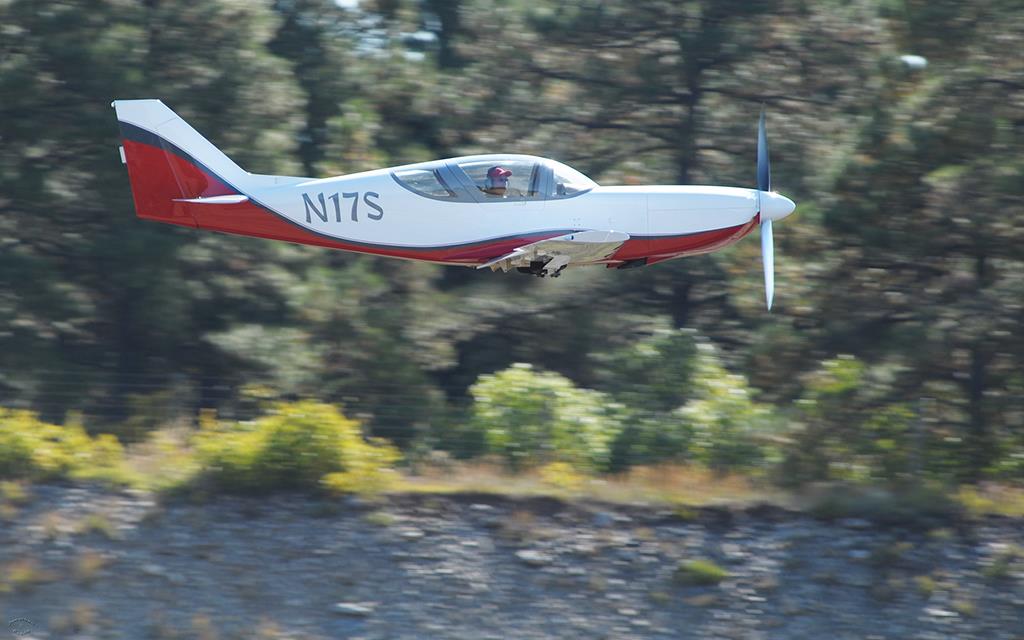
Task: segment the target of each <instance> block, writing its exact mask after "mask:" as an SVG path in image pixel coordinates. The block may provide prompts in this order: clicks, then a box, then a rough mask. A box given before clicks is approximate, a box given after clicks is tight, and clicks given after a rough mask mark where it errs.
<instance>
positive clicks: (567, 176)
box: [551, 161, 597, 198]
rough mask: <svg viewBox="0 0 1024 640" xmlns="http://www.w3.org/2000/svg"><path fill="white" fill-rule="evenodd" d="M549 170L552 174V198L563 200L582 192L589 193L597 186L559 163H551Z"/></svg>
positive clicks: (577, 172)
mask: <svg viewBox="0 0 1024 640" xmlns="http://www.w3.org/2000/svg"><path fill="white" fill-rule="evenodd" d="M551 170H552V171H553V172H554V180H555V185H554V193H552V194H551V196H552V197H554V198H565V197H568V196H573V195H576V194H578V193H582V192H584V191H589V190H591V189H593V188H594V187H596V186H597V183H596V182H594V181H593V180H591V179H590V178H588V177H587V176H585V175H583V174H582V173H580V172H579V171H577V170H575V169H573V168H572V167H570V166H568V165H564V164H562V163H561V162H554V161H552V162H551Z"/></svg>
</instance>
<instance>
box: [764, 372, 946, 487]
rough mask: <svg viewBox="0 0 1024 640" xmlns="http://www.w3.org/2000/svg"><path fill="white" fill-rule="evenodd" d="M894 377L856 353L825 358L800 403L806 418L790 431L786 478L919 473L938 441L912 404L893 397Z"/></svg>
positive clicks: (882, 477)
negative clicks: (926, 432) (928, 435)
mask: <svg viewBox="0 0 1024 640" xmlns="http://www.w3.org/2000/svg"><path fill="white" fill-rule="evenodd" d="M893 382H894V376H893V373H892V372H891V371H889V370H887V369H885V368H880V367H877V368H869V367H868V366H867V365H865V364H864V363H863V362H861V361H860V360H858V359H856V358H853V357H851V356H840V357H838V358H834V359H831V360H826V361H825V362H823V363H822V364H821V368H820V369H819V370H818V371H816V372H814V373H813V374H812V375H811V376H809V377H808V379H807V381H806V385H805V392H804V395H803V396H802V397H801V398H799V399H798V400H797V402H796V403H795V409H796V416H797V417H798V418H799V420H800V422H799V424H798V427H797V429H795V430H794V431H793V433H791V434H790V435H791V437H792V438H793V442H794V446H792V447H789V448H788V450H787V452H786V460H785V463H784V464H783V465H782V473H783V475H784V477H783V479H784V481H785V482H788V483H791V484H800V483H802V482H806V481H821V480H843V481H857V482H867V481H889V480H899V479H906V478H908V477H911V476H912V475H914V474H915V473H917V472H918V471H919V469H917V468H916V466H917V465H919V464H920V462H919V461H920V460H922V459H923V457H924V456H926V455H927V454H928V450H929V448H930V447H932V446H933V445H936V444H938V443H933V442H930V441H926V440H924V439H923V438H922V437H921V435H922V434H921V433H920V432H919V431H918V430H917V429H918V425H919V420H918V417H917V416H916V415H915V413H914V411H912V410H911V409H910V408H909V407H908V406H906V405H905V404H903V403H890V402H888V399H887V396H889V395H890V389H891V385H892V384H893ZM933 464H934V462H933Z"/></svg>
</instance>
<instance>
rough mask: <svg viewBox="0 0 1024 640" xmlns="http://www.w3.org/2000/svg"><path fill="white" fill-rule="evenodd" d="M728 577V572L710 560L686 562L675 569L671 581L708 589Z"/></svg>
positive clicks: (701, 559) (702, 559)
mask: <svg viewBox="0 0 1024 640" xmlns="http://www.w3.org/2000/svg"><path fill="white" fill-rule="evenodd" d="M728 577H729V572H728V571H726V570H725V569H723V568H722V567H720V566H718V565H717V564H715V563H714V562H712V561H711V560H708V559H705V558H700V559H697V560H687V561H684V562H682V563H680V564H679V566H678V567H676V570H675V573H674V574H673V579H674V580H675V581H676V582H677V583H679V584H683V585H687V586H697V587H710V586H714V585H716V584H718V583H719V582H721V581H722V580H725V579H726V578H728Z"/></svg>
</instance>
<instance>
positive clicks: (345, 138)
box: [0, 0, 1024, 489]
mask: <svg viewBox="0 0 1024 640" xmlns="http://www.w3.org/2000/svg"><path fill="white" fill-rule="evenodd" d="M1022 42H1024V12H1021V11H1020V5H1019V3H1018V2H1015V1H1010V0H975V1H974V2H971V3H963V2H958V1H954V0H928V1H925V0H855V1H853V2H836V1H827V2H814V3H809V2H803V1H801V0H758V1H753V2H752V1H750V0H713V1H712V0H690V1H681V2H677V1H675V0H673V1H667V0H630V1H628V2H627V1H624V0H623V1H619V0H601V1H597V0H579V1H576V2H572V3H565V2H547V1H545V0H531V1H530V2H523V1H518V0H510V1H508V2H503V3H493V2H482V1H478V0H362V1H359V0H348V1H341V0H338V1H336V2H330V1H327V0H276V1H273V2H271V1H269V0H266V1H250V0H246V1H241V0H198V1H190V2H183V1H177V0H78V1H76V2H48V3H39V2H36V1H33V0H0V405H2V406H4V407H7V409H8V410H7V411H5V412H3V413H0V440H3V442H5V443H6V444H8V445H10V446H9V447H7V446H5V447H3V448H2V449H0V475H8V476H26V475H27V476H31V477H51V476H53V475H54V474H57V475H60V474H61V473H62V471H61V470H62V469H63V470H65V471H66V473H65V475H67V474H71V475H74V473H73V472H74V469H73V467H74V465H78V464H80V463H81V457H79V458H78V462H74V461H73V459H76V458H75V456H74V455H70V454H67V453H66V452H65V453H62V451H64V449H61V447H65V448H66V449H67V451H74V450H77V449H81V450H83V451H86V452H89V455H87V456H86V458H89V456H92V457H93V458H95V459H96V460H99V461H100V463H98V464H99V466H101V467H104V466H110V465H111V464H113V463H112V462H111V460H113V459H114V458H116V457H117V456H119V455H121V449H120V447H121V445H119V444H118V442H117V441H115V440H112V439H110V438H104V439H99V438H94V437H90V435H89V434H92V435H93V436H95V435H96V434H100V433H110V434H114V435H115V436H116V437H117V439H118V440H119V441H120V443H122V444H123V445H126V446H137V445H140V444H143V445H147V446H150V447H155V448H156V450H160V447H161V446H162V445H161V444H160V443H161V442H164V443H166V442H167V438H168V437H169V436H166V429H167V428H168V426H169V425H177V426H178V427H180V428H182V429H185V430H186V431H187V432H188V433H194V434H196V435H187V436H186V441H189V442H191V443H192V445H191V446H193V447H194V449H195V454H194V455H195V459H192V458H190V460H192V462H191V463H189V464H198V465H199V466H200V467H203V465H206V468H213V467H216V468H217V469H219V470H220V472H221V473H222V475H221V476H220V477H219V479H215V481H216V482H218V483H220V484H221V485H224V486H228V487H232V488H236V489H260V488H261V485H260V481H258V480H254V477H253V476H252V475H251V473H252V472H253V470H254V469H255V470H256V471H257V472H258V475H257V477H258V478H274V477H277V476H278V475H280V476H281V477H282V478H283V479H284V480H286V481H288V482H292V483H302V482H303V481H305V480H309V482H315V481H316V479H317V478H320V477H321V476H322V477H324V478H329V480H324V482H327V483H328V484H331V485H332V486H335V487H338V488H345V487H349V486H352V478H350V477H346V476H345V475H344V474H345V473H347V472H348V471H351V470H352V469H353V468H355V467H357V466H358V464H357V463H356V462H353V460H356V459H358V460H363V461H365V460H370V462H366V464H368V465H369V466H371V467H374V468H377V467H381V468H387V467H389V466H391V465H392V464H394V463H395V461H396V460H398V459H399V455H401V460H402V462H400V463H399V464H400V466H402V467H403V468H407V469H414V468H415V467H416V465H418V464H420V463H422V462H430V461H436V460H459V459H477V458H480V457H484V456H490V458H489V459H492V460H500V461H502V462H503V464H506V465H507V466H508V468H510V469H513V470H520V469H524V468H528V467H540V466H545V468H547V469H550V470H553V471H552V473H555V474H556V475H559V474H560V475H559V477H562V476H565V475H567V474H568V475H570V476H571V475H572V473H584V474H603V473H609V472H613V473H617V472H625V471H627V470H629V469H630V468H631V467H635V466H637V465H653V464H660V463H672V464H675V463H680V464H688V465H696V466H699V467H704V468H707V469H710V470H713V471H715V472H718V471H721V472H732V473H741V474H749V475H750V476H752V477H754V478H757V479H766V480H768V481H771V482H775V483H778V484H780V485H784V486H799V485H802V484H805V483H811V482H817V481H829V480H839V481H846V482H864V483H880V482H882V483H891V482H897V481H901V480H907V479H914V480H919V479H924V480H930V481H937V482H943V483H952V484H956V483H976V482H979V481H985V480H1001V481H1013V480H1020V479H1021V478H1022V477H1024V428H1022V427H1024V323H1022V321H1021V317H1022V305H1024V242H1022V240H1024V199H1022V195H1024V144H1022V143H1024V57H1022V56H1020V55H1019V50H1020V47H1021V43H1022ZM115 98H119V99H129V98H160V99H162V100H163V101H164V102H166V103H167V104H168V105H169V106H171V107H172V108H173V109H175V110H176V111H177V112H178V113H180V114H181V115H182V117H183V118H185V119H186V120H188V121H189V122H190V123H192V124H194V125H195V126H196V128H197V129H198V130H199V131H200V132H202V133H204V134H205V135H206V136H207V137H209V138H210V139H211V140H212V141H213V142H214V143H216V144H218V145H219V146H221V147H222V148H223V149H224V150H225V152H226V153H228V154H229V155H230V156H232V157H233V158H235V159H237V160H238V161H239V163H240V164H241V165H242V166H244V167H245V168H246V169H248V170H250V171H253V172H260V173H290V174H298V175H310V176H327V175H334V174H340V173H346V172H352V171H358V170H363V169H369V168H376V167H379V166H387V165H395V164H401V163H408V162H416V161H422V160H429V159H434V158H438V157H446V156H453V155H460V154H468V153H478V152H515V153H530V154H537V155H543V156H548V157H553V158H555V159H558V160H561V161H564V162H567V163H569V164H571V165H573V166H575V167H577V168H579V169H580V170H582V171H584V172H585V173H588V174H589V175H591V176H592V177H593V178H594V179H596V180H597V181H598V182H599V183H604V184H616V183H619V184H645V183H654V184H657V183H663V184H664V183H668V184H677V183H694V184H727V185H738V186H750V185H752V184H753V183H754V181H755V154H754V151H755V144H756V140H755V138H756V135H755V132H756V120H757V115H758V112H759V110H760V108H761V105H765V106H766V108H767V111H768V114H769V135H770V138H771V142H772V156H773V157H772V159H773V162H774V174H775V176H774V183H773V184H774V185H776V188H778V189H779V190H780V191H781V192H783V193H785V194H786V195H788V196H790V197H792V198H793V199H794V200H795V201H796V202H797V203H798V210H797V214H796V215H794V216H793V217H791V218H788V219H787V220H786V221H785V223H784V224H781V225H780V226H779V229H778V233H777V234H776V235H777V242H778V248H777V252H778V254H779V257H778V260H777V269H778V275H777V278H778V283H779V284H778V293H777V297H776V305H775V309H774V310H773V311H772V313H770V314H769V313H766V312H765V310H764V303H763V292H762V278H761V273H760V257H759V246H758V243H757V242H756V239H755V240H750V239H748V240H746V241H744V242H741V243H740V244H739V245H737V246H735V247H733V248H731V249H729V250H726V251H723V252H719V253H715V254H713V255H708V256H702V257H697V258H690V259H684V260H678V261H673V262H669V263H665V264H659V265H657V266H654V267H650V268H644V269H636V270H629V271H616V272H608V271H605V270H602V269H585V270H575V271H570V272H569V273H567V274H566V275H565V277H563V278H561V279H559V280H554V281H548V280H538V279H535V278H527V277H520V276H519V275H518V274H517V275H500V274H492V273H490V272H486V273H481V272H478V271H475V270H472V269H462V268H456V267H438V266H433V265H425V264H415V263H409V262H402V261H391V260H385V259H379V258H374V257H370V256H361V255H355V254H348V253H341V252H332V251H328V250H323V249H318V248H311V247H303V246H295V245H289V244H285V243H277V242H271V241H264V240H258V239H251V238H242V237H232V236H226V235H218V234H212V233H207V232H195V231H193V230H187V229H182V228H177V227H171V226H162V225H157V224H152V223H147V222H142V221H139V220H136V219H135V218H134V212H133V207H132V202H131V194H130V191H129V186H128V180H127V175H126V172H125V170H124V167H123V166H122V165H121V164H120V162H119V158H118V153H117V146H118V144H119V141H118V131H117V126H116V120H115V117H114V113H113V110H112V109H111V108H110V102H111V101H112V100H113V99H115ZM318 403H322V404H318ZM324 405H332V406H334V407H338V408H340V409H341V410H342V411H343V412H344V415H341V414H339V413H337V412H336V411H335V410H334V409H332V408H330V407H325V406H324ZM18 409H27V410H31V411H32V412H34V416H33V415H31V414H28V413H24V412H20V411H15V410H18ZM203 410H212V411H214V412H215V414H216V416H217V418H216V419H214V418H212V417H209V416H210V414H206V415H207V416H208V418H207V419H206V421H207V423H208V424H206V426H204V427H200V425H199V423H200V422H201V420H200V419H199V415H200V412H201V411H203ZM289 416H291V418H289ZM303 416H306V417H303ZM309 416H314V417H315V416H319V417H320V418H322V419H320V418H318V419H310V418H309ZM353 419H354V420H357V421H358V424H359V425H361V429H362V435H363V436H364V437H365V438H371V437H372V438H380V439H383V440H386V441H388V442H384V441H382V440H376V441H372V442H371V441H369V440H367V441H365V442H363V443H362V444H360V443H359V442H357V441H356V440H359V439H358V438H357V439H356V440H353V439H352V438H353V437H354V436H353V433H356V432H353V431H352V429H354V428H356V429H358V427H353V424H354V423H352V422H351V421H352V420H353ZM217 421H219V422H217ZM61 423H63V424H65V425H66V426H65V427H63V428H61V427H56V426H54V425H56V424H61ZM215 423H216V424H215ZM325 424H326V425H335V427H336V428H335V427H329V428H327V427H323V425H325ZM46 425H49V426H46ZM51 427H52V428H51ZM325 428H326V429H327V432H329V433H327V432H323V429H325ZM53 429H57V431H54V430H53ZM61 429H63V430H64V431H61ZM29 433H31V434H32V435H31V438H30V436H29V435H26V434H29ZM154 433H157V434H160V433H163V434H164V435H163V436H159V437H158V436H154V435H153V434H154ZM296 434H298V435H296ZM303 434H305V435H303ZM331 434H333V435H331ZM32 438H38V439H41V440H40V441H44V440H48V441H51V442H60V443H63V444H62V445H61V447H57V448H56V449H53V448H51V449H47V451H49V453H47V454H46V455H44V456H42V458H40V454H38V451H39V449H40V447H41V445H40V444H39V442H36V441H33V440H32ZM160 438H164V439H163V440H160ZM189 438H191V440H189ZM305 438H313V439H315V440H317V441H318V442H321V441H322V442H327V443H328V444H327V445H325V446H326V447H327V450H326V452H322V451H321V452H318V451H313V450H307V449H306V448H304V447H305V445H304V439H305ZM154 442H156V444H154ZM225 443H229V444H231V446H227V445H226V444H225ZM268 443H270V444H268ZM274 443H279V444H280V446H281V447H282V448H283V449H282V450H286V451H290V452H293V453H294V455H283V456H282V455H274V454H273V451H272V449H273V447H276V446H278V445H277V444H274ZM268 447H269V448H268ZM344 451H348V452H349V454H347V455H349V457H348V458H346V457H345V456H346V454H344ZM353 451H355V452H356V453H352V452H353ZM33 452H36V453H33ZM399 452H400V454H399ZM69 455H70V457H69ZM353 455H354V456H355V457H354V458H353V457H352V456H353ZM324 456H326V457H324ZM195 460H199V462H198V463H196V462H195ZM301 460H306V461H309V460H312V462H310V465H311V466H307V467H304V469H305V471H303V472H302V473H300V474H298V475H293V474H290V473H288V472H286V471H282V470H281V468H280V465H285V466H287V465H288V464H300V463H299V462H296V461H301ZM182 464H184V463H182ZM185 466H187V465H185ZM314 472H315V476H316V477H312V476H310V477H309V478H307V476H308V475H309V474H310V473H314ZM374 473H376V472H374ZM282 474H283V475H282ZM85 475H89V474H85ZM374 478H377V476H375V475H373V474H371V477H370V478H369V480H367V481H368V482H371V484H372V483H374V482H376V480H374ZM266 482H270V481H269V480H267V481H266ZM374 486H377V485H376V484H375V485H374Z"/></svg>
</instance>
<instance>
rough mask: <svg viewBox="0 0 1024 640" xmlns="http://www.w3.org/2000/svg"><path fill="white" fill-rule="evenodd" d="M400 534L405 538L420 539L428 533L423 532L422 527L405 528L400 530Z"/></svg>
mask: <svg viewBox="0 0 1024 640" xmlns="http://www.w3.org/2000/svg"><path fill="white" fill-rule="evenodd" d="M398 535H399V536H401V537H402V538H403V539H405V540H419V539H420V538H422V537H423V536H425V535H426V534H425V533H423V531H422V530H420V529H415V528H410V529H403V530H402V531H400V532H399V533H398Z"/></svg>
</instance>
